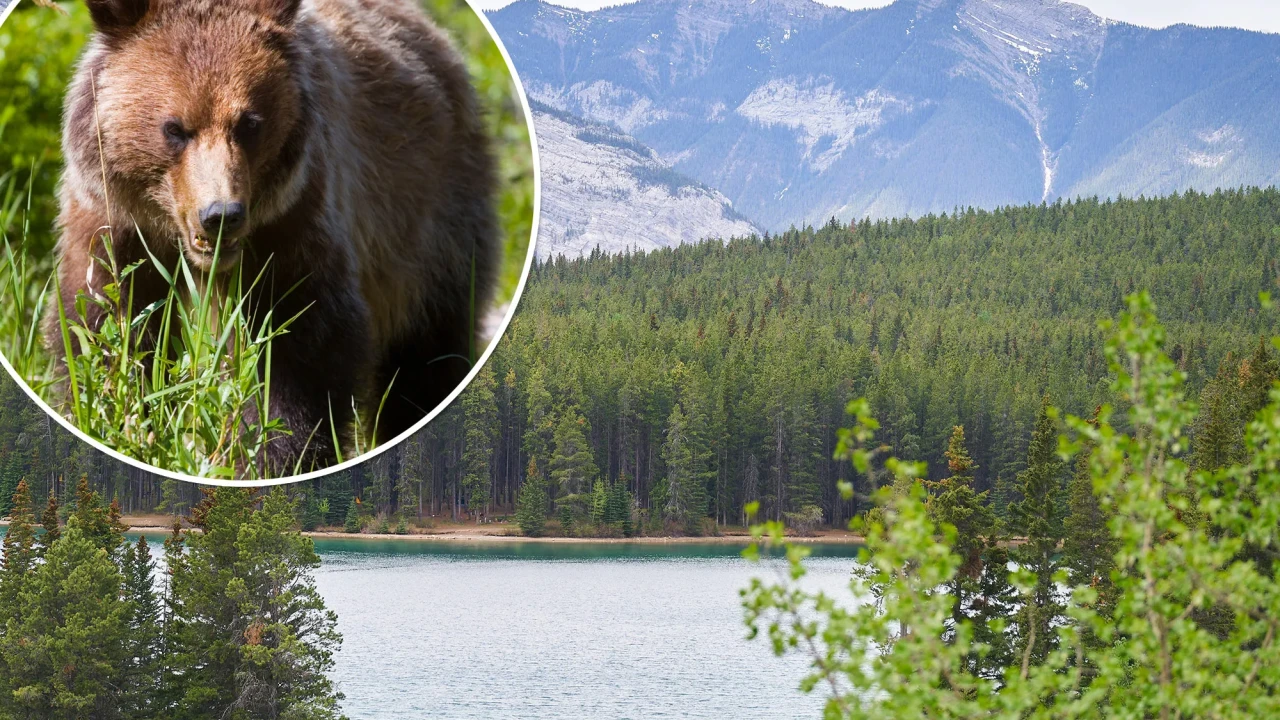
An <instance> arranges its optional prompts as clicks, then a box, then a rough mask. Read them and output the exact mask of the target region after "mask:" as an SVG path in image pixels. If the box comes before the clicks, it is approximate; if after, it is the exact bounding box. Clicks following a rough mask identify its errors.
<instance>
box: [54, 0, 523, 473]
mask: <svg viewBox="0 0 1280 720" xmlns="http://www.w3.org/2000/svg"><path fill="white" fill-rule="evenodd" d="M85 2H86V3H87V4H88V7H89V10H90V13H91V15H92V17H93V20H94V23H95V26H96V30H97V31H96V33H95V35H94V37H93V38H92V39H91V40H90V42H89V45H88V47H87V49H86V51H85V53H84V55H83V57H82V59H81V61H80V65H79V67H78V70H77V73H76V76H75V78H74V81H73V83H72V85H71V86H70V88H69V90H68V95H67V102H66V112H65V119H64V124H65V127H64V133H63V145H64V152H65V157H66V161H67V167H66V171H65V174H64V180H63V185H62V190H61V197H60V200H61V206H62V210H61V216H60V219H59V225H60V231H61V234H60V241H59V244H58V252H59V257H60V262H61V264H60V269H59V273H60V281H61V288H62V294H63V299H64V301H65V305H66V307H67V308H68V309H70V308H74V306H75V302H74V301H75V297H76V296H77V294H79V293H100V291H101V290H102V286H103V285H104V284H105V283H107V282H110V280H109V279H108V278H107V277H106V276H107V275H108V274H107V273H105V272H103V271H102V270H101V268H100V267H98V268H96V269H95V267H94V266H95V264H96V263H95V262H93V258H95V257H99V258H100V257H103V249H102V242H103V237H104V236H106V237H109V239H110V242H111V243H112V250H113V251H114V255H115V259H116V262H117V264H118V265H119V266H121V267H124V266H126V265H128V264H130V263H132V262H134V261H135V260H145V259H147V257H148V255H147V250H148V249H149V250H150V252H151V253H152V254H154V255H155V256H156V257H157V259H158V260H159V261H160V262H161V263H163V264H165V265H167V266H169V267H173V265H174V263H176V262H177V259H178V255H177V253H180V252H181V253H183V254H185V256H186V258H187V260H188V262H189V264H190V265H191V266H192V267H193V268H196V269H197V270H199V271H200V272H201V273H203V274H206V275H208V276H211V277H215V278H216V277H218V276H219V273H220V272H224V271H225V270H226V269H227V268H229V267H231V266H233V265H235V264H236V263H241V264H242V271H243V273H244V277H246V278H255V277H257V276H258V274H259V272H260V271H261V270H262V269H263V268H264V267H265V268H266V275H265V278H266V280H265V282H264V283H262V284H261V286H260V289H259V290H257V291H256V292H257V294H258V295H259V297H255V298H253V302H252V306H253V307H256V308H272V309H273V312H274V316H275V317H277V318H289V317H293V316H294V315H295V314H298V313H301V316H300V317H299V318H298V320H297V321H296V323H295V324H294V325H292V326H291V327H290V329H289V332H288V333H287V334H286V335H284V336H282V337H281V338H280V339H278V340H277V341H276V343H275V346H274V347H273V349H272V355H273V360H272V363H273V364H272V368H271V370H272V389H271V399H270V403H271V404H270V412H271V414H272V416H273V417H279V418H281V419H283V420H284V422H285V424H286V425H287V426H288V427H289V428H290V430H291V431H292V434H291V436H289V437H281V438H279V439H278V440H276V441H275V442H274V443H273V444H272V446H271V447H270V448H269V449H268V452H267V458H266V460H267V462H268V464H269V471H270V472H272V473H279V472H282V471H286V470H288V469H291V468H293V467H294V464H295V462H297V461H298V460H299V459H301V460H302V461H303V466H304V467H305V468H311V467H317V466H321V465H324V464H328V463H331V462H332V460H333V459H334V457H335V454H334V448H333V446H332V442H331V441H330V440H329V438H330V437H331V436H332V433H331V432H330V430H329V427H328V422H329V418H330V413H331V412H332V413H333V418H334V423H335V424H336V425H338V426H339V427H338V431H339V433H342V432H344V431H345V430H346V429H347V428H348V426H349V424H350V422H351V419H352V411H351V405H352V398H356V399H357V400H360V401H363V402H366V403H372V404H373V405H375V406H376V401H377V399H378V398H380V396H381V394H382V392H383V391H384V390H385V389H386V388H387V387H388V385H391V386H392V391H391V395H390V398H389V399H388V402H387V404H386V407H385V408H384V410H383V413H382V415H381V417H380V420H379V427H380V428H381V429H382V431H381V432H380V435H381V436H382V439H385V438H389V437H393V436H395V435H397V434H399V433H400V432H401V431H403V430H405V429H407V428H408V427H409V426H410V425H412V424H413V423H414V422H416V421H418V420H420V419H421V418H422V417H424V416H425V414H426V413H427V412H428V411H430V410H431V409H432V408H433V407H435V406H436V405H437V404H438V403H439V402H440V401H442V400H443V399H444V397H445V396H447V395H448V394H449V393H450V392H451V391H452V390H453V389H454V388H455V387H456V386H457V384H458V383H459V382H460V381H461V380H462V378H463V377H465V375H466V373H467V372H468V371H469V369H470V361H469V358H470V356H471V349H472V347H473V344H474V341H475V335H476V323H475V319H474V318H475V315H476V313H475V312H474V311H473V308H476V307H480V308H483V307H485V306H486V305H487V301H488V299H489V296H490V291H491V287H492V276H493V274H494V272H495V269H496V265H497V253H498V249H497V245H496V234H497V229H496V221H495V218H494V213H493V208H492V192H493V185H494V179H493V178H494V169H493V163H492V160H491V157H490V154H489V147H488V140H487V137H486V134H485V132H484V129H483V128H484V125H483V122H482V117H481V113H480V111H479V108H478V107H477V102H476V99H475V95H474V91H473V89H472V88H471V85H470V81H469V78H468V75H467V71H466V68H465V66H464V63H463V61H462V59H461V57H460V56H459V54H458V53H457V52H456V51H455V50H454V48H453V46H452V45H451V43H450V42H449V40H448V39H447V38H446V36H445V35H444V34H443V33H442V32H441V31H440V30H439V29H437V28H436V27H435V26H434V25H433V24H432V23H431V22H430V21H429V20H428V19H427V18H426V17H425V15H424V14H423V12H422V11H421V9H419V7H417V6H416V4H415V3H414V0H85ZM237 225H239V227H237ZM108 231H109V232H108ZM219 235H221V237H222V258H223V260H222V262H220V263H219V264H220V267H218V268H213V267H211V265H212V260H213V257H212V246H213V244H214V242H215V240H214V239H215V238H216V237H218V236H219ZM144 243H145V247H144ZM130 282H131V284H132V290H133V293H134V307H135V308H141V307H145V306H146V305H147V304H149V303H150V302H152V301H154V300H157V299H160V298H161V297H163V295H162V293H164V292H165V291H166V290H167V286H165V285H164V283H163V281H162V279H161V277H160V275H159V274H158V273H156V272H155V271H153V270H151V269H150V264H147V265H144V266H143V269H141V270H139V271H138V272H137V273H136V274H135V275H133V276H132V279H131V281H130ZM286 291H287V292H286ZM89 307H90V308H91V309H90V310H89V311H88V313H87V314H88V317H85V318H80V320H81V321H83V322H85V323H87V324H89V325H91V326H96V325H97V324H98V323H100V322H101V320H102V311H101V310H99V309H97V308H96V307H95V306H94V305H93V304H90V305H89ZM304 309H305V312H303V310H304ZM47 323H48V327H47V333H48V338H47V339H48V341H49V342H50V346H51V347H52V348H61V346H62V345H61V340H60V339H59V337H58V334H57V328H56V327H55V326H56V323H55V322H52V321H50V320H48V319H47ZM397 372H398V375H397ZM393 376H394V377H395V382H394V384H392V378H393ZM250 412H256V411H255V410H254V409H250Z"/></svg>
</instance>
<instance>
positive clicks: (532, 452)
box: [523, 365, 556, 467]
mask: <svg viewBox="0 0 1280 720" xmlns="http://www.w3.org/2000/svg"><path fill="white" fill-rule="evenodd" d="M525 396H526V403H525V404H526V406H527V407H528V415H527V416H526V421H525V431H524V439H523V445H524V452H525V454H526V455H528V456H529V457H531V458H533V459H535V460H537V461H538V467H549V463H550V462H551V448H552V447H553V446H554V444H555V433H556V424H555V415H554V414H553V413H552V408H551V393H550V392H548V391H547V384H546V381H545V379H544V377H543V371H542V366H541V365H534V368H533V371H532V372H530V374H529V384H528V386H527V387H526V389H525Z"/></svg>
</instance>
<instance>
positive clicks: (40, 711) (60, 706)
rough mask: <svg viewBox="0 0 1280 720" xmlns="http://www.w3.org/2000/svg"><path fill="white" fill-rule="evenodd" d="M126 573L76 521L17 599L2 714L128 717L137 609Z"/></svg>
mask: <svg viewBox="0 0 1280 720" xmlns="http://www.w3.org/2000/svg"><path fill="white" fill-rule="evenodd" d="M123 580H124V579H123V577H122V576H121V573H120V568H119V567H117V566H116V564H115V563H114V562H113V561H112V559H111V558H110V557H109V556H108V555H107V553H106V552H105V551H104V550H103V548H101V547H99V546H98V545H97V543H96V542H94V540H92V539H91V538H90V537H89V536H88V535H86V534H85V533H84V532H83V531H82V530H81V528H80V522H79V518H76V517H72V518H71V519H70V520H69V521H68V523H67V527H66V530H65V532H64V533H63V534H62V537H60V538H59V539H58V541H57V542H55V543H54V544H53V545H52V546H51V547H50V548H49V552H48V553H47V554H46V555H45V558H44V562H43V563H41V564H40V566H39V567H38V568H37V569H36V570H35V571H34V572H33V573H32V574H31V577H30V579H29V581H28V582H27V583H26V585H25V586H24V587H23V588H22V592H21V593H20V596H19V605H20V608H21V617H20V619H18V620H17V621H13V620H11V621H10V623H9V625H8V631H7V632H6V633H5V637H4V642H3V650H2V652H3V655H4V656H5V665H6V668H7V674H8V684H9V686H10V688H11V691H10V692H8V693H5V694H4V696H3V697H0V716H8V717H30V718H72V717H76V718H103V719H104V720H110V719H113V718H123V717H125V715H124V714H123V707H124V705H125V703H124V699H125V698H124V691H125V687H126V682H127V670H126V669H127V667H128V664H129V655H130V639H129V616H130V612H131V607H132V603H131V602H130V601H129V600H127V599H126V598H125V597H123V596H122V592H121V588H122V585H123Z"/></svg>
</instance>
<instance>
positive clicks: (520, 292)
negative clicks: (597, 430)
mask: <svg viewBox="0 0 1280 720" xmlns="http://www.w3.org/2000/svg"><path fill="white" fill-rule="evenodd" d="M465 1H466V3H467V7H469V8H471V12H473V13H475V14H476V17H478V18H480V22H481V23H482V24H483V25H484V28H485V30H487V31H488V32H489V37H491V38H493V41H494V43H496V44H497V46H498V51H499V52H501V53H502V59H503V60H505V61H506V63H507V70H508V71H509V72H510V73H511V80H512V81H513V82H514V83H515V88H516V94H517V95H518V96H519V97H520V106H521V109H522V110H523V111H524V117H525V123H526V124H527V125H528V126H529V145H530V148H531V149H532V150H533V225H532V227H531V228H530V235H529V252H528V257H526V258H525V261H524V270H523V271H522V273H521V275H520V283H519V284H518V285H517V286H516V292H515V295H513V296H512V297H511V308H510V309H509V310H507V316H506V317H505V318H504V319H503V321H502V324H501V325H500V326H499V327H498V332H497V334H495V335H494V336H493V339H492V340H491V341H490V342H489V347H487V348H486V349H485V351H484V353H483V354H481V355H480V360H479V362H477V363H476V364H475V365H474V366H473V367H472V368H471V372H470V373H468V374H467V377H466V378H464V379H463V381H462V383H461V384H459V385H458V387H457V388H455V389H454V391H453V392H452V393H450V394H449V397H447V398H445V399H444V401H443V402H441V403H440V404H439V405H437V406H436V408H435V409H434V410H432V411H431V412H429V413H427V416H426V417H424V418H423V419H422V420H420V421H419V422H418V423H416V424H415V425H414V426H413V427H411V428H409V429H408V430H407V431H405V432H404V433H402V434H401V435H399V436H398V437H396V438H394V439H392V440H391V441H390V442H387V443H384V444H383V445H381V446H379V447H377V448H375V449H373V450H370V451H369V452H367V453H365V454H364V455H361V456H359V457H356V458H352V459H350V460H348V461H346V462H344V463H340V464H338V465H334V466H333V467H329V468H325V469H324V470H317V471H315V472H310V473H304V474H302V475H292V476H290V477H287V478H277V479H274V480H216V479H210V478H198V477H193V476H191V475H183V474H181V473H175V472H170V471H168V470H164V469H162V468H157V467H155V466H153V465H148V464H147V463H144V462H140V461H138V460H135V459H133V458H131V457H129V456H127V455H124V454H122V453H120V452H117V451H115V450H112V449H111V448H109V447H107V446H106V445H103V444H102V443H101V442H99V441H98V440H95V439H93V438H91V437H89V436H88V435H86V434H84V433H83V432H81V431H80V429H79V428H77V427H76V426H75V425H73V424H72V423H71V421H69V420H67V419H66V418H65V417H63V416H62V414H61V413H58V412H55V411H54V409H53V408H51V407H49V404H48V403H46V402H45V401H44V399H43V398H41V397H40V396H39V395H37V394H36V392H35V391H34V390H32V389H31V387H30V386H29V385H27V381H26V380H25V379H23V378H22V376H20V375H18V373H17V371H16V370H14V368H13V366H12V365H10V364H9V360H8V359H7V358H5V357H4V355H3V354H0V364H2V365H4V369H5V370H6V371H7V372H8V373H9V375H11V376H12V377H13V379H14V380H15V381H16V382H17V383H18V386H19V387H21V388H22V389H23V391H24V392H26V393H27V395H28V396H30V397H31V399H32V400H33V401H34V402H35V403H36V405H38V406H40V409H42V410H44V411H45V412H46V413H48V414H49V415H50V416H51V417H53V419H54V420H57V421H58V424H59V425H61V426H62V427H64V428H66V429H67V430H68V431H70V432H71V434H72V435H75V436H76V437H77V438H79V439H80V440H81V441H83V442H86V443H88V444H89V445H90V446H91V447H93V449H95V450H97V451H98V452H101V453H103V454H105V455H107V456H109V457H111V458H114V459H115V460H118V461H120V462H123V463H125V464H127V465H132V466H133V467H136V468H138V469H139V470H143V471H145V472H149V473H151V474H152V475H159V476H160V477H165V478H170V479H173V480H181V481H183V482H188V483H195V484H198V485H212V486H218V487H272V486H276V485H292V484H293V483H300V482H306V481H308V480H315V479H317V478H322V477H325V476H328V475H333V474H335V473H339V472H342V471H343V470H348V469H350V468H352V467H355V466H356V465H360V464H362V463H366V462H369V461H370V460H373V459H374V458H376V457H378V456H379V455H381V454H382V453H384V452H386V451H388V450H390V449H392V448H394V447H395V446H396V445H399V444H400V443H402V442H404V441H405V440H407V439H409V437H410V436H412V435H415V434H417V433H418V432H419V431H421V430H422V429H423V428H424V427H426V426H427V424H428V423H430V422H431V421H432V420H435V419H436V418H437V417H438V416H439V415H440V414H441V413H443V412H444V411H445V410H446V409H448V407H449V406H450V405H452V404H453V401H454V400H457V399H458V396H459V395H461V394H462V391H463V390H466V389H467V386H468V385H470V384H471V381H472V380H474V379H475V378H476V375H479V374H480V371H481V370H482V369H483V368H484V366H485V365H486V364H487V363H488V362H489V358H490V357H491V356H492V355H493V351H494V350H496V349H497V347H498V343H499V342H500V341H501V340H502V337H503V336H504V335H505V334H506V332H507V328H508V327H509V326H510V325H511V321H512V319H514V317H515V313H516V310H517V308H519V306H520V299H521V298H522V297H523V296H524V288H525V284H526V283H528V282H529V270H530V268H532V267H533V260H534V257H536V255H537V245H538V225H539V223H540V221H541V219H542V161H541V158H540V156H539V154H538V136H537V131H536V130H535V129H534V126H533V110H532V109H531V108H530V107H529V97H528V95H526V94H525V91H524V83H523V82H521V81H520V73H519V72H517V71H516V65H515V63H514V62H512V60H511V54H510V53H508V52H507V46H506V45H504V44H503V42H502V38H501V37H499V36H498V33H497V31H495V30H494V29H493V25H492V24H491V23H490V22H489V18H488V17H486V16H485V14H484V12H482V11H481V10H480V9H479V8H477V7H476V5H475V3H474V2H473V1H472V0H465ZM0 2H5V0H0ZM20 2H22V0H9V7H7V8H5V9H4V10H0V25H3V24H4V22H5V21H6V20H8V19H9V15H10V14H12V13H13V11H14V10H15V9H16V8H17V7H18V3H20Z"/></svg>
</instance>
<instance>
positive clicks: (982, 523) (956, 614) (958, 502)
mask: <svg viewBox="0 0 1280 720" xmlns="http://www.w3.org/2000/svg"><path fill="white" fill-rule="evenodd" d="M946 458H947V469H948V470H949V471H950V476H949V477H947V478H945V479H942V480H938V481H936V482H930V483H926V485H927V486H928V488H929V491H930V495H929V498H928V500H927V501H926V506H925V507H926V509H927V511H928V514H929V519H930V520H932V521H933V522H934V523H936V524H937V525H938V526H939V527H942V526H950V527H952V528H955V540H954V541H953V544H952V548H951V549H952V552H954V553H955V554H956V555H957V556H959V557H960V558H961V565H960V570H959V572H957V573H956V576H955V578H954V579H953V580H952V582H951V584H950V588H949V589H950V592H951V596H952V597H953V598H954V602H953V605H952V608H951V619H952V627H957V626H959V624H960V623H962V622H965V621H966V620H971V619H972V618H971V616H970V604H971V602H972V598H973V596H974V595H976V594H977V593H978V592H979V588H978V582H979V579H980V577H981V575H982V570H983V560H984V553H985V552H986V551H987V549H988V548H989V547H990V546H991V544H992V542H993V540H994V535H995V526H996V523H995V518H994V517H993V516H992V515H991V512H990V511H989V510H988V509H987V507H986V495H987V494H986V493H979V492H976V491H975V490H974V488H973V471H974V469H975V465H974V462H973V458H971V457H970V456H969V450H968V448H966V447H965V440H964V428H963V427H962V426H959V425H957V426H955V427H953V428H952V430H951V439H950V440H949V441H948V443H947V451H946Z"/></svg>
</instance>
